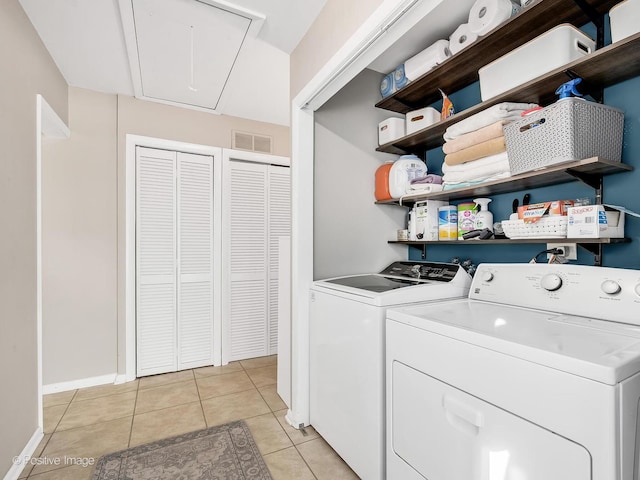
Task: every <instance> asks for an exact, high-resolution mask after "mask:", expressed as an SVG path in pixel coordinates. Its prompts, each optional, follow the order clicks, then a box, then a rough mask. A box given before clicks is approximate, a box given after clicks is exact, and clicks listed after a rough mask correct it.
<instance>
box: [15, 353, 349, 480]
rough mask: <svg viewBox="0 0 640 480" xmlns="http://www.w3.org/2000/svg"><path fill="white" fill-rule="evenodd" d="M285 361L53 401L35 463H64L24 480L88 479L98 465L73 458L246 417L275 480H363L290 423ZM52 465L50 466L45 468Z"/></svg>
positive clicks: (48, 402)
mask: <svg viewBox="0 0 640 480" xmlns="http://www.w3.org/2000/svg"><path fill="white" fill-rule="evenodd" d="M276 362H277V357H276V356H275V355H274V356H270V357H261V358H254V359H250V360H242V361H240V362H234V363H230V364H229V365H225V366H223V367H204V368H197V369H194V370H186V371H182V372H176V373H167V374H164V375H155V376H152V377H144V378H141V379H138V380H135V381H133V382H129V383H125V384H121V385H104V386H99V387H91V388H84V389H79V390H73V391H69V392H62V393H55V394H51V395H46V396H45V398H44V430H45V432H44V433H45V437H44V439H43V440H42V442H41V444H40V446H39V447H38V450H37V452H36V453H35V455H34V458H37V459H55V458H60V459H61V462H60V463H61V464H60V465H51V464H49V465H47V464H40V465H36V466H32V465H29V466H27V467H26V468H25V469H24V470H23V472H22V475H21V476H20V478H21V479H26V478H29V479H32V480H88V479H90V478H91V474H92V472H93V467H92V466H88V467H83V466H81V465H70V466H69V465H67V466H65V465H64V462H65V458H66V459H67V460H66V461H67V463H69V462H70V460H69V459H74V458H75V459H83V458H93V459H95V461H97V459H98V458H99V457H100V456H102V455H104V454H106V453H110V452H114V451H118V450H122V449H125V448H128V447H132V446H135V445H140V444H143V443H147V442H152V441H155V440H159V439H161V438H166V437H171V436H174V435H179V434H181V433H185V432H189V431H194V430H199V429H202V428H206V427H210V426H213V425H219V424H222V423H226V422H230V421H233V420H240V419H243V420H245V421H246V423H247V425H248V426H249V428H250V429H251V432H252V434H253V437H254V439H255V441H256V444H257V445H258V448H259V449H260V452H261V453H262V455H263V458H264V460H265V463H266V464H267V466H268V467H269V470H270V471H271V475H272V477H273V478H274V480H288V479H291V480H306V479H318V480H323V479H327V480H341V479H357V478H358V477H357V476H356V475H355V473H353V471H352V470H351V469H350V468H349V467H348V466H347V464H346V463H344V461H343V460H342V459H341V458H340V457H339V456H338V455H337V454H336V453H335V452H334V451H333V450H332V449H331V447H330V446H329V445H328V444H327V443H326V442H325V441H324V440H323V439H322V437H320V435H318V433H317V432H315V431H314V430H313V428H312V427H308V428H307V429H305V432H304V433H303V432H302V431H300V430H296V429H294V428H292V427H291V426H289V425H288V424H287V422H286V421H285V419H284V415H285V413H286V412H287V409H286V405H285V404H284V402H283V401H282V400H281V399H280V397H279V396H278V394H277V393H276ZM41 463H45V462H41Z"/></svg>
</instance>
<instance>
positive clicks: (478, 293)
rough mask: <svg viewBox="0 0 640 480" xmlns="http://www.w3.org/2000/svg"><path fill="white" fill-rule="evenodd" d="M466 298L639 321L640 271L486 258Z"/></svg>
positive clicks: (631, 322) (617, 319)
mask: <svg viewBox="0 0 640 480" xmlns="http://www.w3.org/2000/svg"><path fill="white" fill-rule="evenodd" d="M469 298H471V299H473V300H484V301H489V302H496V303H503V304H507V305H514V306H520V307H528V308H536V309H541V310H550V311H553V312H558V313H566V314H570V315H579V316H585V317H592V318H600V319H603V320H611V321H616V322H623V323H629V324H634V325H640V270H628V269H623V268H607V267H592V266H584V265H549V264H506V263H505V264H489V263H485V264H481V265H479V266H478V270H477V271H476V274H475V276H474V278H473V283H472V284H471V289H470V290H469Z"/></svg>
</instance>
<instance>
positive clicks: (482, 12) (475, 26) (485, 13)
mask: <svg viewBox="0 0 640 480" xmlns="http://www.w3.org/2000/svg"><path fill="white" fill-rule="evenodd" d="M520 9H521V7H520V5H519V4H515V3H513V2H512V1H511V0H476V3H474V4H473V6H472V7H471V11H470V12H469V30H471V32H473V33H475V34H476V35H478V36H479V37H481V36H482V35H486V34H487V33H489V32H490V31H491V30H493V29H494V28H496V27H497V26H498V25H501V24H503V23H504V22H506V21H507V20H509V19H510V18H511V17H512V16H514V15H516V14H517V13H518V12H519V11H520Z"/></svg>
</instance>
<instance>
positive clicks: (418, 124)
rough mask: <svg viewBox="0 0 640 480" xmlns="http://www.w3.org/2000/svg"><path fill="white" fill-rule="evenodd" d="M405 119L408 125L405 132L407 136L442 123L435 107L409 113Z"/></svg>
mask: <svg viewBox="0 0 640 480" xmlns="http://www.w3.org/2000/svg"><path fill="white" fill-rule="evenodd" d="M405 118H406V123H407V127H406V129H405V130H406V132H407V135H411V134H412V133H414V132H417V131H418V130H422V129H423V128H426V127H428V126H429V125H433V124H434V123H438V122H439V121H440V112H439V111H438V110H436V109H435V108H433V107H426V108H421V109H420V110H414V111H413V112H409V113H407V115H406V117H405Z"/></svg>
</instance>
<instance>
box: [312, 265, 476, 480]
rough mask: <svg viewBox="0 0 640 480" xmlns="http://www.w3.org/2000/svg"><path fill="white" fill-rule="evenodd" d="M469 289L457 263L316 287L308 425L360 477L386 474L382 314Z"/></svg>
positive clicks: (401, 268)
mask: <svg viewBox="0 0 640 480" xmlns="http://www.w3.org/2000/svg"><path fill="white" fill-rule="evenodd" d="M470 284H471V277H470V276H469V274H468V273H467V272H466V271H465V270H464V268H462V267H460V266H459V265H455V264H448V263H428V262H395V263H393V264H391V265H389V266H388V267H387V268H385V269H384V270H383V271H382V272H380V273H374V274H364V275H352V276H346V277H338V278H332V279H327V280H322V281H317V282H315V283H314V285H313V287H312V290H311V311H310V314H311V316H310V331H309V338H310V405H309V407H310V420H311V425H312V426H313V427H314V428H315V429H316V430H317V431H318V432H319V433H320V435H322V436H323V437H324V439H325V440H326V441H327V442H328V443H329V444H330V445H331V446H332V447H333V449H334V450H335V451H336V452H337V453H338V454H339V455H340V456H341V457H342V458H343V459H344V460H345V462H347V464H348V465H349V466H350V467H351V468H352V469H353V470H354V471H355V472H356V473H357V474H358V476H360V477H361V478H363V479H365V480H374V479H375V480H379V479H383V478H384V475H385V473H384V472H385V467H384V463H385V447H384V442H385V433H384V428H385V420H384V414H385V408H384V398H385V393H384V392H385V387H384V384H385V373H384V365H385V363H384V343H385V316H386V311H387V308H388V307H390V306H400V305H410V304H417V303H419V302H428V301H434V300H441V299H447V298H461V297H465V296H466V295H467V293H468V291H469V285H470Z"/></svg>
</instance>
